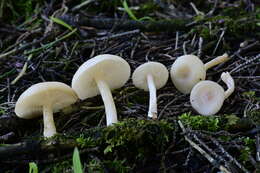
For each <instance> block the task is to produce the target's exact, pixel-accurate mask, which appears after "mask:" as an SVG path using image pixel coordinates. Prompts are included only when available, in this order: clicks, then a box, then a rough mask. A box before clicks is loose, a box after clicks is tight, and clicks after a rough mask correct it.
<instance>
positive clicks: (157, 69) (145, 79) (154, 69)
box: [132, 62, 169, 119]
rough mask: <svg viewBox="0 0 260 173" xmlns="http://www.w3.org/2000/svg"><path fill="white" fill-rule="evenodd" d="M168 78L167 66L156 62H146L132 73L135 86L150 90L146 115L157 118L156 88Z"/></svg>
mask: <svg viewBox="0 0 260 173" xmlns="http://www.w3.org/2000/svg"><path fill="white" fill-rule="evenodd" d="M168 78H169V72H168V70H167V68H166V67H165V66H164V65H163V64H161V63H158V62H147V63H144V64H142V65H140V66H139V67H137V68H136V70H135V71H134V73H133V76H132V80H133V83H134V85H135V86H136V87H137V88H140V89H143V90H145V91H149V92H150V101H149V111H148V117H150V118H154V119H156V118H157V97H156V90H157V89H160V88H162V87H163V86H164V85H165V84H166V82H167V80H168Z"/></svg>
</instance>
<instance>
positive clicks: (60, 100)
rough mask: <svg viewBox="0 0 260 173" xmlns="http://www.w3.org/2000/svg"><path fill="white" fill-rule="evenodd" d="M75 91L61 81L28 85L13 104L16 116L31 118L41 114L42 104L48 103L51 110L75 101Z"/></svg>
mask: <svg viewBox="0 0 260 173" xmlns="http://www.w3.org/2000/svg"><path fill="white" fill-rule="evenodd" d="M77 99H78V97H77V95H76V93H75V92H74V91H73V90H72V88H70V87H69V86H68V85H66V84H64V83H61V82H41V83H37V84H35V85H32V86H31V87H29V88H28V89H27V90H26V91H24V92H23V93H22V95H20V97H19V98H18V100H17V102H16V105H15V113H16V115H17V116H18V117H20V118H24V119H31V118H36V117H38V116H41V115H42V113H43V106H44V105H48V104H50V105H51V106H52V109H53V112H58V111H59V110H60V109H62V108H64V107H67V106H69V105H71V104H73V103H75V102H76V101H77Z"/></svg>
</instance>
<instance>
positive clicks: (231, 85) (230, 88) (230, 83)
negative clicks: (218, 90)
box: [221, 72, 235, 99]
mask: <svg viewBox="0 0 260 173" xmlns="http://www.w3.org/2000/svg"><path fill="white" fill-rule="evenodd" d="M221 79H222V81H223V82H224V83H225V84H226V85H227V87H228V89H227V90H226V91H225V93H224V95H225V99H226V98H228V97H229V96H230V95H231V94H232V93H233V92H234V90H235V82H234V79H233V78H232V77H231V75H230V74H229V73H228V72H223V73H222V74H221Z"/></svg>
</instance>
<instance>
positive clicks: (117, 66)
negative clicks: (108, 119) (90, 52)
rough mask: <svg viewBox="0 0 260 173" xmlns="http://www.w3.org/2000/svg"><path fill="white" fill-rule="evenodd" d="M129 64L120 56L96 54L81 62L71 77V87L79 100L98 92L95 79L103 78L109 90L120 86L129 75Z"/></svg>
mask: <svg viewBox="0 0 260 173" xmlns="http://www.w3.org/2000/svg"><path fill="white" fill-rule="evenodd" d="M130 72H131V70H130V66H129V64H128V63H127V62H126V61H125V60H124V59H123V58H121V57H119V56H116V55H110V54H103V55H98V56H96V57H94V58H92V59H90V60H88V61H86V62H85V63H83V64H82V65H81V66H80V67H79V69H78V70H77V72H76V73H75V74H74V76H73V78H72V88H73V89H74V90H75V91H76V93H77V95H78V97H79V98H80V99H81V100H84V99H86V98H90V97H94V96H96V95H98V94H100V92H99V89H98V86H97V84H96V80H103V81H105V82H106V84H107V85H108V86H109V88H110V89H111V90H113V89H117V88H120V87H122V86H123V85H124V84H125V83H126V82H127V80H128V79H129V77H130Z"/></svg>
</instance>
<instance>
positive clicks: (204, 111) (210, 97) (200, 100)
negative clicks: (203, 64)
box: [190, 80, 225, 115]
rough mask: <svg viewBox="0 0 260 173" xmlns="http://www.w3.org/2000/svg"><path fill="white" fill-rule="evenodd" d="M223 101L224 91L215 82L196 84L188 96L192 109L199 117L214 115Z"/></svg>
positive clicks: (206, 81) (207, 81)
mask: <svg viewBox="0 0 260 173" xmlns="http://www.w3.org/2000/svg"><path fill="white" fill-rule="evenodd" d="M224 100H225V95H224V89H223V88H222V87H221V86H220V85H219V84H217V83H216V82H212V81H209V80H205V81H201V82H199V83H198V84H196V85H195V86H194V87H193V89H192V91H191V94H190V102H191V105H192V107H193V108H194V109H195V110H196V111H197V112H198V113H200V114H201V115H214V114H216V113H217V112H218V111H219V110H220V108H221V107H222V105H223V102H224Z"/></svg>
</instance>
